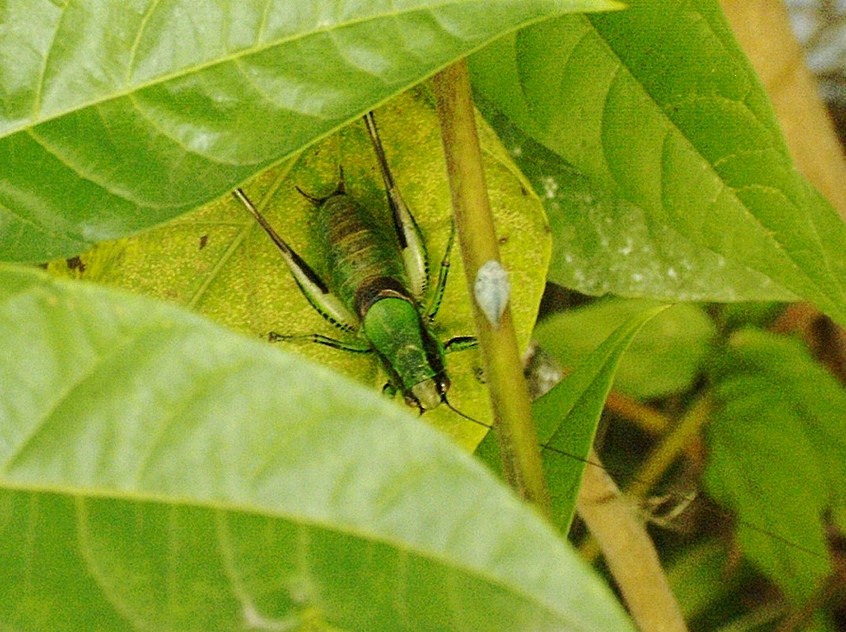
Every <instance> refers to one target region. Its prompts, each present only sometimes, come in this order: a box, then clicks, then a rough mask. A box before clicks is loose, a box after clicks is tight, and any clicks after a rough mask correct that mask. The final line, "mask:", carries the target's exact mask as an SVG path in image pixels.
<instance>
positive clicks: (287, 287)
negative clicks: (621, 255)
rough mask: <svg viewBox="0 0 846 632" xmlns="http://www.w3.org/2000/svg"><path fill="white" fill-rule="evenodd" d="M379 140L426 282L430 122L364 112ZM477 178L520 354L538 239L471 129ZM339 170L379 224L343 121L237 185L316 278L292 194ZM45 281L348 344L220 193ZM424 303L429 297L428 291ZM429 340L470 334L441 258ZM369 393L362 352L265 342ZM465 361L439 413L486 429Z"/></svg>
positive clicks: (540, 277)
mask: <svg viewBox="0 0 846 632" xmlns="http://www.w3.org/2000/svg"><path fill="white" fill-rule="evenodd" d="M375 118H376V121H377V124H378V126H379V129H380V136H381V137H382V139H383V141H384V144H385V151H386V153H387V158H388V161H389V163H390V166H391V169H392V171H393V173H394V176H395V178H396V182H397V185H398V186H399V187H400V189H401V190H402V193H403V197H404V199H405V200H406V202H407V203H408V205H409V207H410V209H411V210H412V212H413V213H414V215H415V217H416V219H417V222H418V224H419V225H420V228H421V231H422V233H423V236H424V238H425V242H426V245H427V246H428V251H429V259H430V261H429V265H430V268H431V270H430V272H431V274H430V276H431V281H432V282H431V285H432V286H434V285H435V279H436V278H437V275H438V265H439V263H440V260H441V258H442V256H443V254H444V251H445V249H446V244H447V240H448V235H449V231H450V216H451V215H450V209H451V204H450V193H449V184H448V182H447V177H446V168H445V164H444V156H443V145H442V142H441V139H440V134H439V128H438V122H437V116H436V114H435V111H434V107H433V105H432V104H431V103H430V101H429V98H428V95H427V93H426V91H425V90H423V89H417V90H413V91H410V92H408V93H406V94H404V95H401V96H400V97H398V98H397V99H394V100H392V101H391V102H390V103H389V104H387V105H385V106H384V107H382V108H380V109H379V110H377V111H376V112H375ZM480 123H481V125H480V132H481V134H480V135H481V144H482V148H483V151H484V157H483V160H484V165H485V172H486V179H487V182H488V185H489V188H490V191H491V198H492V210H493V213H494V216H495V220H496V224H497V231H498V234H499V238H500V242H501V246H500V252H501V256H502V260H503V262H504V263H505V265H506V266H507V267H508V270H509V274H510V279H511V285H512V287H513V291H512V296H511V306H512V314H513V316H514V322H515V327H516V328H517V330H518V332H519V337H520V343H521V345H522V346H523V347H525V346H527V345H528V342H529V335H530V332H531V330H532V326H533V325H534V322H535V318H536V316H537V310H538V305H539V303H540V299H541V294H542V293H543V288H544V283H545V277H546V270H547V267H548V264H549V256H550V255H549V249H550V238H549V228H548V226H547V223H546V217H545V215H544V211H543V207H542V205H541V204H540V202H539V201H538V199H537V197H536V196H534V195H533V194H532V193H531V187H530V186H529V185H528V184H527V183H526V181H525V179H524V178H523V177H522V175H521V174H520V173H519V171H518V170H517V169H516V168H515V167H514V165H513V163H512V162H511V160H510V159H509V157H508V154H507V152H506V151H505V150H504V149H503V148H502V146H501V145H500V144H499V142H498V141H497V139H496V137H495V136H494V135H493V134H492V133H491V132H490V130H489V129H487V128H486V126H485V125H484V123H483V122H482V121H480ZM339 166H343V168H344V178H345V182H346V186H347V188H348V191H349V193H350V195H352V196H354V197H355V198H356V199H358V200H359V201H360V202H361V203H362V204H363V205H365V206H366V207H367V208H368V209H370V211H371V214H372V215H373V217H374V218H376V221H381V222H383V223H384V224H385V225H390V223H391V220H390V215H389V212H388V208H387V204H386V202H385V191H384V186H383V184H382V180H381V177H380V175H379V170H378V167H377V164H376V161H375V157H374V152H373V148H372V146H371V144H370V141H369V139H368V137H367V135H366V133H365V129H364V125H363V123H362V122H360V121H356V122H355V123H354V124H353V125H350V126H348V127H346V128H344V129H343V130H341V131H340V132H338V133H337V134H335V135H333V136H331V137H329V138H327V139H324V140H323V141H321V142H319V143H317V144H315V145H313V146H312V147H310V148H309V149H308V150H306V151H304V152H302V153H301V154H300V155H299V156H298V157H297V158H296V159H293V160H290V161H287V162H286V163H285V164H283V165H281V166H280V167H278V168H274V169H271V170H269V171H266V172H264V173H262V174H261V175H260V176H258V177H257V178H255V179H254V180H253V181H251V182H249V183H248V184H247V185H246V187H245V188H246V191H247V192H248V194H249V195H250V197H251V198H252V199H253V200H254V201H255V202H256V204H258V205H259V207H260V208H261V209H262V211H263V213H264V214H265V215H266V217H267V218H268V220H269V221H270V223H271V224H272V225H273V226H274V227H275V228H276V230H277V231H278V232H279V233H280V234H281V235H282V236H283V237H284V239H286V240H287V241H288V243H290V244H291V246H292V247H293V248H294V249H295V250H296V251H297V252H298V253H299V254H300V255H302V256H303V258H304V259H305V260H306V261H308V262H309V263H310V264H311V266H313V268H314V269H315V270H316V271H317V273H318V274H319V275H320V276H321V277H322V278H323V279H326V280H327V281H328V280H329V279H330V278H331V276H330V274H329V270H328V269H327V268H328V266H327V264H326V261H327V255H328V248H327V244H326V243H325V242H326V239H325V235H321V234H320V231H319V230H318V228H317V226H316V225H315V221H314V220H315V215H316V212H315V209H314V206H313V205H312V204H311V203H310V202H309V201H308V200H306V199H305V198H304V197H303V196H302V195H301V194H300V193H299V192H298V191H297V187H299V188H301V189H302V190H304V191H307V192H309V193H312V194H314V195H318V196H322V195H327V194H328V193H329V192H331V191H332V190H333V189H334V187H335V185H336V182H337V180H338V168H339ZM51 270H52V271H53V272H55V273H57V274H68V273H70V274H72V275H73V276H75V277H79V278H83V279H87V280H93V281H97V282H101V283H107V284H109V285H116V286H119V287H123V288H126V289H129V290H132V291H133V292H137V293H142V294H147V295H150V296H155V297H157V298H163V299H167V300H170V301H173V302H176V303H179V304H182V305H185V306H186V307H190V308H192V309H194V310H196V311H198V312H200V313H202V314H204V315H206V316H209V317H211V318H214V319H215V320H216V321H218V322H220V323H224V324H226V325H228V326H230V327H232V328H233V329H238V330H240V331H243V332H245V333H250V334H253V335H255V336H257V337H260V338H263V339H267V336H268V333H269V332H271V331H275V332H278V333H284V334H311V333H320V334H323V335H326V336H331V337H334V338H343V339H345V340H347V341H349V340H352V337H351V336H349V335H346V336H345V335H344V334H343V332H341V331H340V330H338V329H337V328H335V327H333V326H331V325H330V324H329V323H327V322H326V321H325V320H324V319H323V318H322V317H321V316H320V315H319V314H318V313H317V312H316V311H315V310H314V309H312V307H311V305H310V304H309V303H308V302H307V301H306V299H305V298H304V297H303V295H302V293H301V292H300V290H299V288H298V286H297V284H296V283H295V282H294V279H293V277H292V276H291V274H290V272H289V271H288V269H287V268H286V267H285V264H284V262H283V260H282V257H281V255H280V253H279V251H278V250H277V249H276V247H275V246H274V245H273V243H272V242H271V240H270V239H269V238H268V237H267V235H265V233H264V232H263V231H262V230H261V228H260V227H259V226H258V224H257V223H256V221H255V220H254V219H253V218H252V217H251V216H250V215H249V214H248V213H247V212H246V210H245V209H244V208H243V207H242V206H241V205H240V203H238V202H237V201H235V199H234V198H233V197H232V196H228V195H227V196H226V197H225V198H223V199H222V200H218V201H216V202H214V203H212V204H210V205H207V206H206V207H204V208H202V209H200V210H198V211H196V212H194V213H190V214H187V215H185V216H184V217H181V218H178V219H177V220H175V221H173V222H170V223H168V224H166V225H165V226H162V227H161V228H157V229H152V230H149V231H146V232H145V233H143V234H141V235H139V236H138V237H135V238H130V239H124V240H120V241H118V242H116V243H112V242H105V243H103V244H100V245H99V246H97V247H95V248H94V249H92V250H91V251H89V252H88V253H85V254H83V255H81V256H80V257H78V258H75V259H72V260H71V261H70V262H66V261H65V260H61V261H57V262H54V264H52V265H51ZM430 293H431V292H430ZM434 325H435V334H436V335H437V336H438V337H439V338H440V339H442V340H446V339H448V338H450V337H453V336H462V335H473V333H474V331H475V330H474V324H473V316H472V313H471V304H470V299H469V297H468V295H467V283H466V281H465V279H464V269H463V261H462V258H461V257H460V256H459V253H458V252H457V249H456V251H455V252H453V254H452V257H451V267H450V275H449V282H448V283H447V289H446V293H445V295H444V300H443V302H442V305H441V309H440V312H439V313H438V316H437V318H436V320H435V323H434ZM277 346H280V347H288V348H289V349H291V348H296V350H297V351H298V352H300V353H302V354H304V355H306V356H308V357H310V358H313V359H315V360H318V361H320V362H321V363H323V364H326V365H328V366H332V367H334V368H336V369H338V370H340V371H343V372H346V373H348V374H350V375H354V376H356V377H358V378H359V379H360V380H361V381H363V382H365V383H368V384H372V385H373V386H375V387H377V388H381V387H382V386H383V385H384V384H385V383H386V381H387V376H386V375H385V373H384V372H382V371H380V370H379V363H378V362H377V360H376V358H375V356H374V354H354V353H344V352H342V351H339V350H337V349H331V348H328V347H326V346H322V345H318V344H313V343H310V342H304V343H298V344H297V343H277ZM480 363H481V360H480V358H479V357H478V353H477V352H476V351H463V352H460V353H453V354H450V355H449V356H448V358H447V370H448V372H449V377H450V379H451V381H452V388H451V389H450V391H449V398H450V401H451V403H453V404H454V405H455V406H457V407H458V408H459V409H460V410H462V411H463V412H465V413H466V414H469V415H472V416H474V417H477V418H479V419H490V418H491V412H490V397H489V395H488V392H487V388H486V386H485V385H484V383H483V382H482V380H480V379H479V374H480V371H481V369H480ZM426 420H427V421H429V422H432V423H435V424H437V425H438V426H439V427H440V428H442V429H444V430H447V431H448V432H450V434H452V435H453V436H454V437H456V438H457V439H459V440H461V441H463V442H464V443H465V445H467V447H473V446H475V445H476V444H477V443H478V441H479V439H480V438H481V436H482V434H483V433H484V428H483V427H481V426H479V425H474V424H471V423H469V422H467V421H466V420H465V419H463V418H461V417H460V416H459V415H457V414H455V413H454V412H453V411H450V410H449V409H448V408H447V407H446V406H442V407H439V408H438V409H436V410H434V411H431V412H429V413H427V414H426Z"/></svg>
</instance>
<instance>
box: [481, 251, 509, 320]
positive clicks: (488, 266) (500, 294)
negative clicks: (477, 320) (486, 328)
mask: <svg viewBox="0 0 846 632" xmlns="http://www.w3.org/2000/svg"><path fill="white" fill-rule="evenodd" d="M510 293H511V285H510V284H509V282H508V271H507V270H506V269H505V268H503V267H502V264H501V263H500V262H499V261H495V260H493V259H491V260H490V261H486V262H485V263H484V264H483V265H482V267H481V268H479V271H478V272H476V281H475V283H474V284H473V295H474V296H475V298H476V304H477V305H478V306H479V309H481V310H482V313H483V314H484V315H485V318H487V319H488V322H489V323H490V324H491V326H492V327H493V328H494V329H498V328H499V321H500V319H501V318H502V314H503V312H504V311H505V306H506V305H507V304H508V297H509V294H510Z"/></svg>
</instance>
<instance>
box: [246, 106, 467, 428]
mask: <svg viewBox="0 0 846 632" xmlns="http://www.w3.org/2000/svg"><path fill="white" fill-rule="evenodd" d="M364 123H365V126H366V127H367V132H368V135H369V136H370V140H371V142H372V144H373V149H374V151H375V153H376V158H377V162H378V164H379V169H380V171H381V173H382V180H383V182H384V185H385V192H386V194H387V199H388V206H389V208H390V212H391V216H392V225H393V227H394V229H395V230H394V232H395V234H393V235H391V234H389V233H388V232H387V231H386V230H384V225H385V223H384V222H379V221H376V220H375V218H374V217H373V215H372V214H371V213H370V211H369V209H367V208H365V207H364V206H363V205H361V204H360V203H358V202H357V201H356V200H355V199H354V198H353V197H352V196H351V195H350V194H349V193H347V190H346V184H345V182H344V175H343V170H341V174H340V179H339V181H338V184H337V185H336V187H335V190H334V191H332V192H331V193H330V194H329V195H327V196H325V197H315V196H313V195H311V194H309V193H306V192H305V191H303V190H301V189H299V188H297V190H298V191H299V192H300V193H301V194H302V195H303V196H304V197H305V198H306V199H308V200H309V201H310V202H311V203H312V204H313V205H314V207H315V209H316V221H317V226H318V233H319V235H320V236H321V237H322V238H323V239H325V244H324V246H325V252H326V253H327V258H328V261H327V263H328V270H329V275H328V279H326V280H324V279H322V278H321V277H320V276H319V275H318V274H317V273H316V272H315V271H314V269H313V268H312V267H311V266H309V264H308V263H306V261H305V260H304V259H303V258H302V257H300V256H299V255H298V254H297V252H296V251H295V250H294V249H293V248H291V246H289V245H288V243H287V242H286V241H285V240H284V239H283V238H282V237H281V236H280V235H279V234H278V233H277V232H276V231H275V230H274V229H273V227H272V226H270V224H269V223H268V222H267V220H266V219H265V217H264V216H263V215H262V214H261V213H260V212H259V211H258V209H257V208H256V207H255V205H254V204H253V203H252V202H251V201H250V199H249V198H248V197H247V195H246V193H244V191H243V190H241V189H236V190H235V191H234V195H235V197H236V198H237V199H238V200H240V201H241V202H242V203H243V204H244V206H245V207H246V208H247V210H248V211H249V212H250V213H251V214H252V215H253V217H254V218H255V219H256V221H257V222H258V223H259V225H260V226H261V227H262V228H263V229H264V231H265V232H266V233H267V234H268V236H269V237H270V238H271V239H272V240H273V242H274V243H275V244H276V246H277V247H278V248H279V250H280V252H281V253H282V258H283V259H284V261H285V263H286V264H287V266H288V269H289V270H290V271H291V274H292V275H293V277H294V279H295V280H296V282H297V285H299V288H300V290H301V291H302V293H303V296H305V298H306V299H307V300H308V302H309V303H310V304H311V305H312V307H314V309H315V310H316V311H317V312H318V313H319V314H320V315H321V316H323V318H325V319H326V320H327V321H329V322H330V323H332V324H333V325H334V326H336V327H338V328H339V329H341V330H342V331H344V332H346V333H348V334H351V339H350V340H349V341H344V340H339V339H336V338H331V337H329V336H324V335H322V334H306V335H299V336H292V335H285V334H278V333H275V332H271V334H270V335H269V339H270V340H271V341H280V340H296V339H304V340H310V341H312V342H316V343H319V344H323V345H327V346H330V347H334V348H336V349H341V350H345V351H352V352H356V353H374V354H375V355H376V357H377V358H378V359H379V361H380V362H381V364H382V366H383V368H384V370H385V372H386V373H387V375H388V384H387V385H386V387H385V389H386V391H387V392H389V393H393V392H396V391H400V392H401V393H402V395H403V397H404V398H405V401H406V403H407V404H408V405H409V406H413V407H416V408H417V409H418V410H419V411H420V412H421V413H422V412H424V411H427V410H431V409H433V408H436V407H437V406H439V405H440V404H441V403H446V404H447V406H450V404H449V401H448V400H447V391H448V390H449V387H450V380H449V376H448V375H447V371H446V365H445V359H444V356H445V354H446V353H447V352H448V351H457V350H461V349H468V348H471V347H473V346H475V345H476V339H475V338H474V337H472V336H457V337H453V338H450V339H449V340H447V341H446V342H441V341H440V340H438V338H437V337H436V336H435V335H434V334H433V331H432V323H433V321H434V319H435V316H436V315H437V313H438V309H439V308H440V305H441V301H442V299H443V294H444V289H445V287H446V281H447V273H448V271H449V256H450V250H451V248H452V244H453V241H454V237H455V227H454V225H452V226H451V229H450V236H449V241H448V244H447V248H446V251H445V253H444V257H443V259H442V260H441V265H440V270H439V273H438V280H437V283H436V285H435V288H434V291H433V292H431V296H430V297H429V300H428V302H427V300H426V299H427V290H428V288H429V256H428V251H427V248H426V244H425V242H424V240H423V237H422V235H421V232H420V229H419V227H418V225H417V222H416V221H415V219H414V216H413V215H412V214H411V211H410V210H409V208H408V206H407V205H406V203H405V202H404V201H403V198H402V195H401V194H400V191H399V188H398V187H397V185H396V182H395V181H394V178H393V174H392V173H391V170H390V167H389V166H388V161H387V158H386V156H385V150H384V148H383V146H382V142H381V140H380V138H379V133H378V130H377V129H376V121H375V119H374V118H373V114H372V113H368V114H367V115H365V116H364ZM450 408H452V406H450ZM453 410H455V409H453ZM456 412H459V411H456ZM459 414H461V415H462V416H464V415H463V413H459Z"/></svg>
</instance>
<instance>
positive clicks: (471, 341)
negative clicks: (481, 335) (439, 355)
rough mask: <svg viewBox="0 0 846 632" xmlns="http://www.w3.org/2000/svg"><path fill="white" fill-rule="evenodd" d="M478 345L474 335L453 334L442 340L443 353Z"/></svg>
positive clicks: (464, 349)
mask: <svg viewBox="0 0 846 632" xmlns="http://www.w3.org/2000/svg"><path fill="white" fill-rule="evenodd" d="M478 346H479V340H478V339H477V338H476V336H453V337H452V338H450V339H449V340H447V341H446V342H444V353H455V352H456V351H467V350H468V349H475V348H476V347H478Z"/></svg>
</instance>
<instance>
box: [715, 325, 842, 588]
mask: <svg viewBox="0 0 846 632" xmlns="http://www.w3.org/2000/svg"><path fill="white" fill-rule="evenodd" d="M712 379H713V381H714V383H715V395H714V396H715V404H716V409H715V411H714V420H713V422H712V424H711V425H710V426H709V427H708V433H707V440H708V445H709V448H710V458H709V463H708V469H707V471H706V477H705V482H706V484H707V488H708V491H709V494H711V495H712V496H713V497H714V498H715V499H717V500H718V501H720V502H721V503H724V504H726V505H728V506H729V507H731V508H732V509H733V510H734V511H736V512H737V515H738V517H739V519H740V520H741V523H740V524H739V525H738V532H739V537H740V542H741V545H742V547H743V550H744V552H745V553H746V555H747V556H748V557H749V558H750V559H751V560H752V561H753V562H754V563H755V564H756V565H757V566H758V567H759V568H761V569H762V570H763V571H764V572H765V573H766V574H767V575H768V576H769V577H770V578H771V579H772V580H773V581H775V582H776V583H777V584H778V585H779V586H780V587H781V588H782V589H783V590H784V591H785V593H786V594H787V596H788V597H790V598H791V599H793V600H794V601H795V602H796V603H804V602H805V600H806V599H808V598H809V597H810V595H811V594H812V593H813V592H814V590H815V589H816V588H817V587H818V582H819V580H820V579H821V578H822V577H824V576H825V575H826V574H828V573H829V572H831V567H830V565H829V561H828V555H827V552H826V550H827V547H826V542H825V536H824V533H823V526H822V524H821V522H820V520H821V518H822V516H823V515H824V514H825V513H826V512H829V511H832V512H834V511H838V510H839V511H842V510H843V508H844V506H846V493H844V490H846V436H844V432H843V420H844V419H846V391H844V389H843V387H842V386H841V385H840V384H839V383H838V382H837V381H836V380H835V379H834V378H833V377H832V376H831V374H829V373H828V372H827V371H825V369H823V368H822V367H821V366H819V364H817V363H816V362H814V361H813V359H812V358H811V357H810V356H809V355H808V352H807V349H805V348H804V347H803V346H802V345H801V343H799V342H797V341H794V340H790V339H786V338H783V337H779V336H776V335H774V334H769V333H766V332H762V331H758V330H751V329H750V330H744V331H740V332H738V333H737V334H735V335H733V336H732V338H731V345H730V347H729V349H728V353H727V354H725V357H724V358H721V359H720V360H718V361H717V362H716V363H715V364H714V366H713V372H712ZM773 535H775V536H777V537H773ZM786 542H790V543H795V542H801V543H802V548H799V547H797V546H795V545H794V546H787V545H785V543H786Z"/></svg>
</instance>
